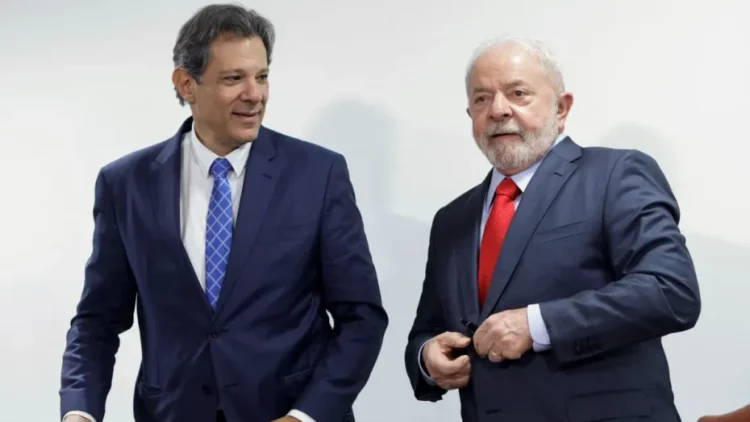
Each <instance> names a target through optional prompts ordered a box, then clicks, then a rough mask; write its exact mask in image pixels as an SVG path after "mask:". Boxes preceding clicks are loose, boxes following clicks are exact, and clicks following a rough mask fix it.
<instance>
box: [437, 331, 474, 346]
mask: <svg viewBox="0 0 750 422" xmlns="http://www.w3.org/2000/svg"><path fill="white" fill-rule="evenodd" d="M470 342H471V338H469V337H466V336H465V335H463V334H461V333H456V332H447V333H444V334H443V337H442V338H441V344H442V345H443V346H447V347H450V348H462V347H466V346H468V345H469V343H470Z"/></svg>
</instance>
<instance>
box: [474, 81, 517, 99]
mask: <svg viewBox="0 0 750 422" xmlns="http://www.w3.org/2000/svg"><path fill="white" fill-rule="evenodd" d="M502 85H503V87H504V88H505V89H508V88H517V87H519V86H523V85H528V84H527V83H526V82H525V81H522V80H521V79H513V80H512V81H510V82H508V83H503V84H502ZM492 91H493V90H492V89H490V88H486V87H478V88H474V90H473V91H472V95H476V94H479V93H492Z"/></svg>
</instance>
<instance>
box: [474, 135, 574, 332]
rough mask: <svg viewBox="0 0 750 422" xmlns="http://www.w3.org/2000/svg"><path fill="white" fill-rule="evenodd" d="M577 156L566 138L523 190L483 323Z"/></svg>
mask: <svg viewBox="0 0 750 422" xmlns="http://www.w3.org/2000/svg"><path fill="white" fill-rule="evenodd" d="M580 156H581V148H580V147H579V146H578V145H576V144H575V143H574V142H573V141H572V140H571V139H570V138H565V139H564V140H562V141H561V142H560V143H559V144H558V145H557V146H556V147H554V149H552V150H551V151H550V152H549V153H548V154H547V155H546V157H545V158H544V159H543V161H542V163H541V165H540V166H539V168H538V169H537V171H536V173H535V174H534V176H533V177H532V179H531V182H529V185H528V186H527V187H526V191H525V192H524V193H523V196H522V197H521V203H520V205H519V207H518V210H516V213H515V216H514V217H513V221H512V222H511V225H510V228H509V229H508V233H507V235H506V237H505V241H504V244H503V249H502V252H501V253H500V257H499V258H498V261H497V266H496V267H495V272H494V275H493V278H492V284H491V285H490V290H489V292H487V298H486V300H485V303H484V306H483V307H482V314H481V320H482V321H483V320H485V319H486V318H487V317H488V316H489V315H490V313H491V312H492V310H493V308H494V307H495V304H496V303H497V301H498V300H499V299H500V296H501V295H502V293H503V291H504V290H505V288H506V287H507V286H508V282H509V281H510V278H511V276H512V275H513V272H514V271H515V269H516V266H517V265H518V261H519V260H520V259H521V256H522V255H523V252H524V250H525V249H526V245H527V244H528V242H529V240H530V239H531V236H532V234H533V233H534V231H535V230H536V228H537V226H538V225H539V222H540V221H541V220H542V217H544V214H545V213H546V212H547V209H548V208H549V207H550V205H552V201H554V199H555V197H557V194H558V192H559V191H560V188H561V187H562V186H563V184H565V182H566V181H567V180H568V178H569V177H570V175H571V174H572V173H573V171H575V169H576V168H577V167H578V163H577V162H575V160H576V159H577V158H578V157H580Z"/></svg>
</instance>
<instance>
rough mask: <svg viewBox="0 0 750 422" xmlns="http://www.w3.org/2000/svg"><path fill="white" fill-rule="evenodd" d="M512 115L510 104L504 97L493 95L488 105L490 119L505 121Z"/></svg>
mask: <svg viewBox="0 0 750 422" xmlns="http://www.w3.org/2000/svg"><path fill="white" fill-rule="evenodd" d="M512 115H513V110H512V109H511V107H510V102H509V101H508V99H507V98H505V96H504V95H499V94H498V95H495V97H494V99H493V100H492V104H491V105H490V118H491V119H492V120H498V121H502V120H507V119H509V118H510V117H511V116H512Z"/></svg>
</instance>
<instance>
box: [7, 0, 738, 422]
mask: <svg viewBox="0 0 750 422" xmlns="http://www.w3.org/2000/svg"><path fill="white" fill-rule="evenodd" d="M1 4H2V6H1V7H0V57H1V58H0V63H2V66H0V139H2V154H0V192H2V198H3V199H2V205H3V206H2V207H1V208H0V224H2V229H1V233H2V242H1V243H0V248H2V249H1V251H0V312H2V318H0V338H2V346H1V347H0V353H1V356H2V358H1V359H0V374H2V381H1V382H0V409H2V412H3V415H2V417H0V419H2V420H33V421H44V420H50V421H51V420H57V417H58V416H57V412H58V406H59V400H58V396H57V389H58V388H59V375H60V363H61V354H62V351H63V348H64V341H65V337H64V336H65V331H66V329H67V327H68V324H69V320H70V318H71V316H72V315H73V311H74V307H75V304H76V302H77V300H78V296H79V295H80V291H81V285H82V276H83V266H84V263H85V260H86V258H87V257H88V254H89V253H90V248H91V237H92V228H93V224H92V218H91V208H92V203H93V192H94V177H95V175H96V172H97V170H98V169H99V167H100V166H102V165H103V164H105V163H106V162H108V161H110V160H113V159H115V158H117V157H119V156H120V155H122V154H124V153H127V152H129V151H131V150H134V149H137V148H141V147H144V146H146V145H149V144H152V143H155V142H158V141H161V140H163V139H165V138H167V137H169V136H171V135H172V134H173V133H174V132H175V131H176V129H177V127H178V125H179V124H180V123H181V122H182V119H183V118H184V117H185V116H186V115H187V112H188V111H187V110H186V109H181V108H180V107H179V106H178V104H177V102H176V100H175V98H174V97H173V93H172V86H171V81H170V75H171V70H172V64H171V50H172V46H173V43H174V40H175V37H176V34H177V31H178V28H179V26H180V25H181V24H182V22H184V21H185V20H186V19H187V18H188V17H189V16H190V15H191V14H192V13H193V12H194V11H195V10H196V9H197V8H198V7H200V6H203V5H204V4H205V3H204V2H201V1H195V0H179V1H177V0H160V1H153V2H152V1H146V0H131V1H127V2H126V1H110V0H88V1H83V0H69V1H57V0H36V1H34V2H29V3H26V4H22V3H21V1H19V0H10V1H9V0H3V1H2V3H1ZM245 4H246V5H249V6H252V7H256V8H257V9H259V10H260V11H261V12H263V13H265V14H266V15H267V16H268V17H269V18H271V20H272V21H273V22H274V23H275V25H276V27H277V30H278V43H277V49H276V53H275V61H274V63H273V65H272V82H271V84H272V85H271V101H270V103H269V112H268V114H267V120H266V124H267V125H268V126H270V127H273V128H275V129H279V130H282V131H284V132H286V133H288V134H291V135H295V136H299V137H302V138H306V139H309V140H312V141H314V142H317V143H320V144H323V145H326V146H329V147H331V148H334V149H337V150H339V151H341V152H343V153H345V154H346V155H347V157H348V159H349V163H350V166H351V171H352V174H353V178H354V182H355V188H356V190H357V192H358V197H359V198H360V201H361V205H362V208H363V213H364V215H365V218H366V225H367V229H368V233H369V236H370V239H371V242H372V248H373V253H374V257H375V259H376V264H377V267H378V271H379V274H380V276H381V283H382V289H383V294H384V300H385V304H386V306H387V309H388V310H389V311H390V315H391V321H392V323H391V326H390V329H389V331H388V334H387V339H386V343H385V346H384V350H383V352H382V355H381V357H380V360H379V362H378V365H377V367H376V369H375V371H374V375H373V377H372V379H371V381H370V383H369V384H368V386H367V388H366V389H365V391H364V392H363V393H362V395H361V398H360V399H359V401H358V402H357V404H356V408H357V409H356V410H357V417H358V420H361V421H366V422H381V421H407V420H433V421H455V420H457V419H458V399H457V395H456V394H451V395H449V396H448V398H447V400H444V401H443V402H440V403H437V404H431V403H419V402H416V401H415V400H414V399H413V397H412V394H411V391H410V388H409V385H408V381H407V378H406V375H405V371H404V369H403V368H404V364H403V360H402V355H403V347H404V344H405V339H406V334H407V331H408V329H409V326H410V324H411V320H412V318H413V315H414V308H415V306H416V301H417V298H418V294H419V288H420V283H421V276H422V273H423V266H424V263H425V255H426V249H427V235H428V230H429V223H430V221H431V218H432V215H433V213H434V212H435V210H436V209H437V208H438V207H440V206H441V205H443V204H445V203H446V202H447V201H449V200H450V199H452V198H453V197H455V196H456V195H457V194H459V193H461V192H463V191H464V190H465V189H467V188H469V187H471V186H473V185H474V184H476V183H478V182H479V181H480V180H481V178H482V177H483V176H484V175H485V173H486V171H487V170H488V165H487V163H486V162H485V160H484V159H483V157H482V155H481V154H480V153H479V151H478V150H477V149H476V147H475V145H474V143H473V141H472V139H471V136H470V126H469V119H468V117H466V115H465V113H464V111H463V110H464V107H465V98H464V91H463V89H464V86H463V76H464V74H463V72H464V68H465V65H466V61H467V60H468V58H469V55H470V53H471V51H472V49H473V48H474V47H475V45H476V44H477V43H478V42H480V41H482V40H484V39H486V38H490V37H493V36H496V35H500V34H504V33H513V34H520V35H531V36H536V37H539V38H541V39H543V40H546V41H547V42H548V43H549V44H550V45H552V46H553V47H554V48H555V49H556V50H557V51H558V53H559V55H560V57H561V60H562V64H563V66H564V72H565V76H566V80H567V85H568V89H569V90H570V91H572V92H573V93H574V94H575V95H576V102H575V104H574V106H573V109H572V114H571V117H570V120H569V125H568V133H569V134H570V135H572V137H573V138H574V139H575V140H576V141H577V142H578V143H580V144H582V145H607V146H616V147H629V148H630V147H635V148H640V149H642V150H644V151H646V152H649V153H651V154H653V155H654V156H655V157H656V158H657V159H658V160H659V162H660V163H661V164H662V166H663V168H664V170H665V172H666V173H667V175H668V177H669V179H670V181H671V183H672V185H673V187H674V189H675V192H676V194H677V196H678V199H679V201H680V204H681V206H682V210H683V221H682V228H683V230H684V232H685V233H686V235H687V238H688V242H689V247H690V249H691V251H692V253H693V255H694V258H695V261H696V265H697V269H698V274H699V278H700V283H701V288H702V294H703V301H704V308H703V309H704V310H703V314H702V317H701V319H700V322H699V323H698V326H697V327H696V328H695V329H694V330H692V331H690V332H687V333H684V334H680V335H674V336H670V337H668V338H667V339H666V340H665V344H666V347H667V350H668V354H669V359H670V363H671V368H672V375H673V383H674V390H675V394H676V397H677V398H676V400H677V405H678V407H679V410H680V411H681V413H682V415H683V418H684V420H686V421H694V420H696V419H697V418H698V417H699V416H700V415H702V414H706V413H721V412H727V411H730V410H733V409H735V408H738V407H740V406H743V405H745V404H748V403H750V361H749V360H748V356H750V336H748V333H749V332H750V330H748V328H747V326H748V324H747V322H748V313H750V311H748V307H747V303H748V297H750V287H748V284H747V283H748V279H747V266H746V265H747V263H748V259H749V258H750V224H748V223H747V221H748V220H747V215H748V214H750V200H748V194H749V193H750V192H748V191H749V190H750V183H748V177H747V163H748V156H750V142H749V141H750V139H749V137H748V132H747V116H748V111H749V110H750V82H748V81H749V80H750V78H749V77H748V75H750V58H748V57H749V53H748V51H750V50H749V49H748V41H749V40H750V29H748V25H747V16H748V6H747V5H743V4H742V2H741V1H740V0H736V1H729V0H715V1H711V2H702V1H700V2H699V1H694V2H686V1H666V0H650V1H643V0H629V1H627V2H626V1H618V2H615V1H602V0H597V1H594V0H591V1H583V0H568V1H564V2H562V1H553V0H536V1H524V2H520V1H519V2H510V1H497V0H486V1H467V2H465V3H463V2H458V1H447V0H440V1H436V0H430V1H427V0H408V1H400V0H399V1H396V0H387V1H386V0H379V1H361V0H359V1H352V0H347V1H343V0H339V1H327V2H322V1H314V2H309V1H304V2H303V1H279V0H274V1H270V0H257V1H253V2H249V1H248V2H245ZM139 359H140V353H139V344H138V337H137V329H136V328H135V327H134V328H133V329H132V330H131V331H130V332H128V333H127V334H126V335H124V336H123V345H122V348H121V351H120V353H119V355H118V360H117V366H116V371H115V375H114V387H113V389H112V391H111V393H110V396H109V401H108V412H107V413H108V416H107V421H109V422H126V421H132V413H131V408H132V405H131V403H132V389H133V382H134V380H135V374H136V368H137V366H138V363H139Z"/></svg>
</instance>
